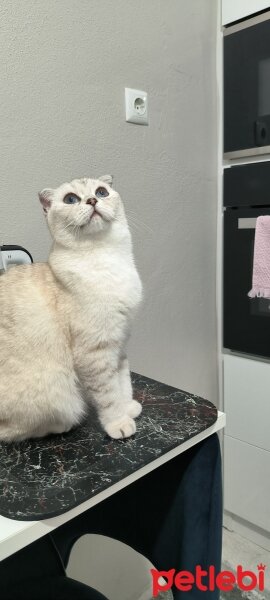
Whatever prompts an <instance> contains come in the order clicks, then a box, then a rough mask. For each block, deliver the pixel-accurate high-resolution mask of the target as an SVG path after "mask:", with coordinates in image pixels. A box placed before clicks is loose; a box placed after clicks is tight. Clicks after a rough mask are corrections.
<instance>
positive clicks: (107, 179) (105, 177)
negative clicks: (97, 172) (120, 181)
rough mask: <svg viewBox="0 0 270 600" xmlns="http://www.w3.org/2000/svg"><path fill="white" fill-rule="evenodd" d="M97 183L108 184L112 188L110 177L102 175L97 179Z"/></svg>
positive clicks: (111, 178)
mask: <svg viewBox="0 0 270 600" xmlns="http://www.w3.org/2000/svg"><path fill="white" fill-rule="evenodd" d="M99 181H104V183H108V185H110V186H111V187H112V184H113V176H112V175H102V176H101V177H99Z"/></svg>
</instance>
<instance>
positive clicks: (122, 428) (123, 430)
mask: <svg viewBox="0 0 270 600" xmlns="http://www.w3.org/2000/svg"><path fill="white" fill-rule="evenodd" d="M104 429H105V431H106V433H107V434H108V435H109V436H110V437H111V438H113V439H114V440H120V439H123V438H127V437H130V436H131V435H134V433H136V424H135V421H134V419H132V418H131V417H129V416H128V415H125V416H124V417H122V418H121V419H117V420H116V421H111V423H108V424H107V425H105V427H104Z"/></svg>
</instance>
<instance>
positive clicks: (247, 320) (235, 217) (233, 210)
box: [223, 161, 270, 357]
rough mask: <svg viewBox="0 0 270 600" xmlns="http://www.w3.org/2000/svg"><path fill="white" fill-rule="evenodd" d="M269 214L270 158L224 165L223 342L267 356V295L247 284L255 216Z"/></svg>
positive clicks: (269, 305) (269, 314) (269, 348)
mask: <svg viewBox="0 0 270 600" xmlns="http://www.w3.org/2000/svg"><path fill="white" fill-rule="evenodd" d="M260 215H270V161H266V162H261V163H252V164H251V163H250V164H246V165H241V166H234V167H230V168H226V169H225V170H224V236H223V237H224V243H223V260H224V267H223V345H224V347H225V348H227V349H230V350H232V351H238V352H242V353H248V354H252V355H257V356H264V357H270V300H268V299H265V298H254V299H251V298H249V297H248V292H249V291H250V289H251V287H252V269H253V252H254V238H255V226H256V219H257V217H259V216H260Z"/></svg>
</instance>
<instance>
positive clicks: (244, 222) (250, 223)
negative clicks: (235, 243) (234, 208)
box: [238, 217, 257, 229]
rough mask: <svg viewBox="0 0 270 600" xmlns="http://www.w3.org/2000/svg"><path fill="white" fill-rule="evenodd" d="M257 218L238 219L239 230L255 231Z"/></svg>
mask: <svg viewBox="0 0 270 600" xmlns="http://www.w3.org/2000/svg"><path fill="white" fill-rule="evenodd" d="M256 221H257V217H255V218H254V217H245V218H244V217H241V218H240V219H238V229H255V228H256Z"/></svg>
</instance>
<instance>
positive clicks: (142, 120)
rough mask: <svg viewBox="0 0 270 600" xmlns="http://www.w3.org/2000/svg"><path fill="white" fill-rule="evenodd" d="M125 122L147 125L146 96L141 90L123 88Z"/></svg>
mask: <svg viewBox="0 0 270 600" xmlns="http://www.w3.org/2000/svg"><path fill="white" fill-rule="evenodd" d="M125 102H126V121H127V122H128V123H136V125H148V95H147V93H146V92H142V91H141V90H132V89H131V88H125Z"/></svg>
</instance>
